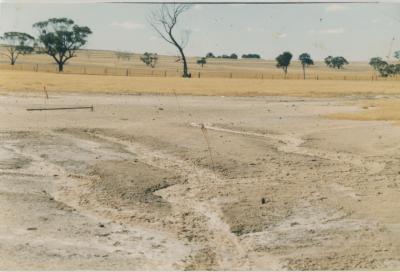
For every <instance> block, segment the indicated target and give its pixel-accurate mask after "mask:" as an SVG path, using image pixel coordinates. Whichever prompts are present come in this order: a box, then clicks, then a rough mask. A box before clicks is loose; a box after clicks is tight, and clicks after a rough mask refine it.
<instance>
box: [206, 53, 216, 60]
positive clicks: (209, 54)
mask: <svg viewBox="0 0 400 272" xmlns="http://www.w3.org/2000/svg"><path fill="white" fill-rule="evenodd" d="M206 58H210V59H212V58H215V56H214V54H213V53H212V52H209V53H207V55H206Z"/></svg>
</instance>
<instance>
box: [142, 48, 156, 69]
mask: <svg viewBox="0 0 400 272" xmlns="http://www.w3.org/2000/svg"><path fill="white" fill-rule="evenodd" d="M140 60H141V61H142V62H143V63H144V64H146V66H149V67H151V68H154V67H156V64H157V61H158V55H157V53H148V52H146V53H144V54H143V56H141V57H140Z"/></svg>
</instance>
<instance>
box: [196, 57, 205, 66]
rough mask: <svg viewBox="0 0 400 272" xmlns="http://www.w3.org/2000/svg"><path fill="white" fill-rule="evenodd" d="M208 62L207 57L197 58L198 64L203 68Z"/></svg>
mask: <svg viewBox="0 0 400 272" xmlns="http://www.w3.org/2000/svg"><path fill="white" fill-rule="evenodd" d="M206 63H207V59H206V58H201V59H198V60H197V64H199V65H201V68H203V66H204V64H206Z"/></svg>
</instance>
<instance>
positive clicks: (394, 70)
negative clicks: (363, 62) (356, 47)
mask: <svg viewBox="0 0 400 272" xmlns="http://www.w3.org/2000/svg"><path fill="white" fill-rule="evenodd" d="M369 65H371V66H372V68H374V70H375V71H377V72H378V73H379V74H380V76H382V77H388V76H394V75H396V74H399V73H400V64H389V63H388V62H387V61H384V60H383V59H382V58H380V57H374V58H371V59H370V61H369Z"/></svg>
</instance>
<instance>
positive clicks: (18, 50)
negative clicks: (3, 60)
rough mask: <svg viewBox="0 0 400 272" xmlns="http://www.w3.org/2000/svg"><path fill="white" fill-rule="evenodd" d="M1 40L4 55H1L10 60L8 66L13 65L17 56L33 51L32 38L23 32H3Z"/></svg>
mask: <svg viewBox="0 0 400 272" xmlns="http://www.w3.org/2000/svg"><path fill="white" fill-rule="evenodd" d="M1 40H2V41H3V42H4V47H5V49H6V53H3V55H5V56H7V57H8V58H9V59H10V64H11V65H14V64H15V63H16V61H17V59H18V57H19V55H25V54H30V53H32V52H33V49H34V40H35V39H34V38H33V37H32V36H31V35H29V34H27V33H23V32H5V33H4V35H3V37H1Z"/></svg>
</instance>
